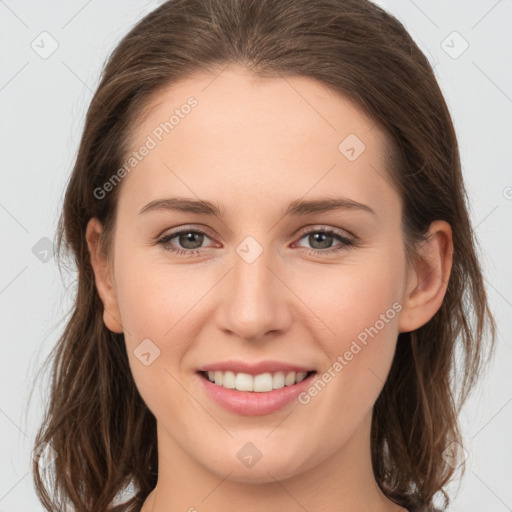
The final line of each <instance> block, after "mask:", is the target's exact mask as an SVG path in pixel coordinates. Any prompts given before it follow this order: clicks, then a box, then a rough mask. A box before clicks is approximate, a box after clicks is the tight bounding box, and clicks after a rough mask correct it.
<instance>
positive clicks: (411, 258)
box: [34, 0, 494, 512]
mask: <svg viewBox="0 0 512 512" xmlns="http://www.w3.org/2000/svg"><path fill="white" fill-rule="evenodd" d="M59 228H60V231H59V233H60V238H59V247H62V246H63V245H64V247H65V248H66V249H69V250H70V251H71V252H72V254H73V255H74V258H75V261H76V265H77V269H78V291H77V297H76V302H75V306H74V310H73V315H72V316H71V318H70V320H69V323H68V325H67V326H66V329H65V331H64V333H63V335H62V338H61V340H60V342H59V344H58V346H57V347H56V350H55V358H54V362H53V365H54V369H55V372H54V374H53V375H54V378H53V383H52V390H51V402H50V405H49V408H48V411H47V416H46V418H45V420H44V423H43V425H42V427H41V429H40V432H39V435H38V437H37V440H36V447H37V449H40V448H39V447H41V446H42V445H44V443H47V444H46V445H45V446H48V445H51V447H52V450H51V453H53V455H54V459H55V460H54V465H52V466H50V468H52V474H51V476H52V477H53V479H54V480H53V482H52V483H51V484H48V483H45V480H44V466H45V465H44V464H37V463H35V466H34V474H35V482H36V486H37V489H38V492H39V496H40V499H41V501H42V503H43V504H44V506H45V507H46V508H47V509H48V510H57V509H58V510H61V509H63V507H64V504H65V503H68V504H69V505H70V506H71V507H72V510H76V511H80V512H82V511H84V512H85V511H88V512H92V511H95V512H100V511H101V512H103V511H106V510H110V511H116V512H121V511H123V512H127V511H142V512H149V511H152V512H160V511H164V510H165V511H169V510H199V511H203V510H208V511H228V510H235V509H239V508H241V507H243V509H244V510H250V511H256V510H258V511H259V510H265V511H282V510H286V511H288V510H290V511H292V510H325V511H331V510H332V511H334V510H352V511H362V510H372V511H376V512H380V511H406V510H407V511H427V510H434V498H438V497H444V498H445V499H444V504H443V507H446V506H447V504H448V501H449V500H448V496H447V495H446V493H445V491H444V487H445V485H446V483H447V482H448V481H449V480H450V478H451V477H452V476H453V475H454V473H455V471H456V470H458V469H460V468H463V459H464V451H463V448H462V441H461V439H460V434H459V430H458V420H457V413H458V411H459V408H460V405H462V403H463V402H464V400H465V398H466V397H467V395H468V392H469V391H470V389H471V387H472V385H473V384H474V382H475V380H476V377H477V375H478V373H479V370H480V368H481V366H482V364H483V361H484V359H485V357H484V356H485V354H486V349H488V348H489V349H490V348H492V346H493V345H492V344H493V340H494V322H493V317H492V315H491V313H490V311H489V309H488V305H487V301H486V295H485V290H484V286H483V278H482V273H481V269H480V265H479V262H478V259H477V256H476V251H475V247H474V241H473V237H472V230H471V226H470V222H469V216H468V211H467V205H466V195H465V191H464V184H463V179H462V175H461V166H460V159H459V152H458V146H457V140H456V136H455V132H454V128H453V124H452V121H451V118H450V114H449V112H448V109H447V106H446V103H445V101H444V99H443V96H442V93H441V91H440V89H439V86H438V84H437V82H436V80H435V77H434V74H433V72H432V69H431V67H430V65H429V63H428V61H427V59H426V58H425V56H424V55H423V54H422V53H421V51H420V50H419V49H418V47H417V46H416V44H415V43H414V42H413V41H412V39H411V37H410V36H409V35H408V33H407V32H406V30H405V29H404V27H403V26H402V25H401V24H400V23H399V22H398V21H397V20H396V19H395V18H393V17H392V16H391V15H389V14H387V13H386V12H384V11H383V10H381V9H380V8H378V7H376V6H375V5H373V4H371V3H370V2H367V1H361V0H347V1H345V0H320V1H318V2H309V1H307V0H209V1H204V0H203V1H201V0H179V1H169V2H166V3H164V4H163V5H161V6H160V7H159V8H157V9H156V10H155V11H154V12H152V13H150V14H149V15H148V16H146V17H145V18H144V19H143V20H142V21H141V22H140V23H138V24H137V26H135V27H134V28H133V29H132V30H131V31H130V33H129V34H128V35H127V36H126V37H125V38H124V39H123V40H122V41H121V43H120V44H119V45H118V47H117V48H116V49H115V51H114V52H113V54H112V56H111V57H110V59H109V61H108V63H107V65H106V67H105V69H104V72H103V77H102V80H101V83H100V85H99V86H98V89H97V91H96V93H95V95H94V98H93V100H92V102H91V105H90V108H89V111H88V114H87V119H86V124H85V128H84V133H83V137H82V141H81V144H80V148H79V153H78V156H77V160H76V164H75V168H74V170H73V173H72V176H71V179H70V182H69V184H68V187H67V192H66V197H65V201H64V208H63V214H62V217H61V223H60V226H59ZM486 328H488V330H489V337H488V338H486ZM486 339H488V340H489V345H488V346H486V345H485V344H484V343H485V341H486ZM456 351H457V352H458V354H459V355H460V356H461V357H462V359H461V361H462V365H459V366H458V367H457V370H458V377H459V384H460V387H459V388H457V389H455V388H453V387H452V386H453V385H454V383H452V381H451V375H452V373H453V371H454V368H455V366H454V364H455V363H454V356H455V352H456ZM489 353H490V352H489ZM39 460H41V459H39ZM127 486H128V488H130V487H131V489H132V491H131V492H124V491H126V488H127Z"/></svg>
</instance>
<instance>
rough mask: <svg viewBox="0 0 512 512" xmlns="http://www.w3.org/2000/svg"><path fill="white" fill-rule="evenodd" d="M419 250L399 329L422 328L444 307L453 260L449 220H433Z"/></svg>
mask: <svg viewBox="0 0 512 512" xmlns="http://www.w3.org/2000/svg"><path fill="white" fill-rule="evenodd" d="M418 250H419V256H420V258H419V262H418V263H417V265H416V267H415V268H414V269H411V270H410V271H409V275H408V277H407V291H406V294H405V297H404V300H403V303H402V304H403V309H402V311H401V314H400V318H399V322H398V328H399V332H410V331H414V330H415V329H418V328H420V327H421V326H422V325H425V324H426V323H427V322H428V321H429V320H430V319H431V318H432V317H433V316H434V315H435V314H436V312H437V311H438V310H439V308H440V307H441V304H442V302H443V299H444V296H445V294H446V289H447V287H448V281H449V278H450V273H451V269H452V261H453V241H452V230H451V226H450V224H448V223H447V222H445V221H442V220H436V221H434V222H432V223H431V225H430V227H429V236H428V239H427V240H426V241H425V242H424V243H422V244H421V246H420V247H419V248H418Z"/></svg>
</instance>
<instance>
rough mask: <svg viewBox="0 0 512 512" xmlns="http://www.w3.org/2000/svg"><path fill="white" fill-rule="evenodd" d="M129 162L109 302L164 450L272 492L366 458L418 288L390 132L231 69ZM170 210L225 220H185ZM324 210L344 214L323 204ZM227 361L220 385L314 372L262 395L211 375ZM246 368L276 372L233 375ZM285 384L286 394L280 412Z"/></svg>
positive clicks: (142, 134)
mask: <svg viewBox="0 0 512 512" xmlns="http://www.w3.org/2000/svg"><path fill="white" fill-rule="evenodd" d="M190 97H193V100H189V98H190ZM173 115H174V117H172V118H171V116H173ZM170 118H171V121H169V119H170ZM166 123H167V124H166ZM143 147H146V148H147V149H146V150H144V149H141V148H143ZM132 149H133V151H136V152H137V155H132V158H135V159H136V160H133V161H131V164H129V165H128V166H127V168H129V169H130V170H129V172H126V176H125V177H124V178H123V180H122V183H121V184H120V185H117V186H121V189H120V196H119V203H118V215H117V221H116V227H115V234H114V250H113V254H112V261H113V275H112V277H113V280H112V286H113V288H112V295H111V296H110V297H109V298H107V300H106V301H105V295H106V293H107V292H103V296H102V298H103V299H104V302H105V303H106V312H105V316H104V318H105V322H106V324H107V326H109V328H110V329H112V330H115V331H118V332H124V335H125V339H126V346H127V352H128V356H129V361H130V366H131V370H132V372H133V376H134V379H135V382H136V384H137V387H138V389H139V391H140V393H141V395H142V397H143V399H144V401H145V402H146V404H147V406H148V407H149V409H150V410H151V411H152V413H153V414H154V415H155V417H156V420H157V423H158V435H159V451H160V452H164V451H165V452H166V453H173V454H174V455H176V454H178V453H179V454H180V457H182V458H184V459H187V460H188V461H189V462H190V461H192V463H193V464H198V465H200V466H202V467H203V468H206V469H208V470H209V471H211V472H213V473H215V474H217V475H219V476H222V477H223V478H224V477H225V476H226V475H227V474H228V473H229V474H230V477H229V478H230V479H232V480H238V481H251V482H255V481H259V482H264V481H269V482H270V481H273V479H274V478H276V479H283V478H287V477H290V476H293V475H297V474H299V473H301V472H304V471H306V470H308V469H311V468H313V467H314V466H316V465H318V464H320V463H322V462H323V461H325V460H327V459H328V458H330V457H332V456H333V455H334V454H340V455H341V454H342V453H345V454H346V456H349V453H352V454H354V453H356V452H354V451H352V450H351V448H349V447H350V446H355V445H357V446H359V449H360V448H361V447H362V446H366V445H367V444H368V443H367V441H368V436H369V427H370V420H371V411H372V407H373V405H374V402H375V400H376V399H377V396H378V395H379V392H380V391H381V389H382V387H383V383H384V381H385V379H386V376H387V374H388V371H389V368H390V365H391V362H392V358H393V354H394V350H395V344H396V339H397V335H398V333H399V332H401V331H403V330H408V329H407V326H406V320H405V316H404V315H405V309H403V308H402V302H403V301H404V300H405V298H406V296H407V294H408V293H409V292H410V290H411V286H412V285H414V283H412V282H411V277H410V274H409V272H408V270H407V266H406V260H405V252H404V240H403V237H402V232H401V201H400V198H399V196H398V194H397V192H396V191H395V190H394V189H393V188H392V187H391V185H390V183H389V182H388V181H387V180H386V179H385V173H386V171H385V165H384V154H385V153H384V151H385V145H384V136H383V134H382V132H381V131H380V130H379V128H378V127H377V126H376V125H375V124H374V123H373V122H372V121H371V120H370V119H369V118H367V117H366V116H365V115H363V114H362V112H361V111H360V110H358V109H357V108H355V107H354V105H353V104H352V103H351V102H349V101H348V100H346V99H343V98H342V97H340V96H338V95H336V94H334V93H333V92H331V91H329V90H328V89H327V88H326V87H324V86H323V85H321V84H320V83H318V82H316V81H314V80H311V79H308V78H303V77H293V78H290V77H287V78H274V79H267V80H263V79H257V78H255V77H253V76H252V75H250V74H249V73H248V72H246V71H243V70H242V69H240V68H233V67H231V68H228V69H227V70H225V71H224V72H222V73H220V74H219V75H218V76H213V75H197V76H195V77H193V78H189V79H187V80H185V81H182V82H180V83H179V85H175V86H173V87H172V88H169V89H167V90H166V91H164V92H163V93H160V94H159V95H158V97H157V99H156V101H155V102H153V104H152V106H151V109H150V110H149V113H147V115H145V116H144V117H143V119H142V120H140V123H139V124H138V125H137V126H136V132H135V134H134V136H133V139H132ZM127 160H128V157H127ZM135 162H136V164H135ZM134 164H135V165H134ZM122 174H123V173H121V176H122ZM112 183H114V181H113V182H112ZM107 189H108V185H107ZM172 198H180V199H186V200H188V201H189V202H196V201H199V200H202V201H205V202H208V203H210V204H211V205H213V206H215V207H217V208H218V210H219V211H220V213H221V214H222V217H218V216H215V215H212V214H209V213H208V212H207V211H206V209H204V210H205V211H204V212H202V211H200V209H199V208H197V207H196V209H195V211H185V210H184V209H182V210H179V209H173V208H171V207H170V206H172V203H171V201H170V200H171V199H172ZM326 200H339V204H338V206H337V207H335V208H329V209H327V208H323V207H321V206H319V207H315V206H314V204H313V203H316V202H320V201H326ZM155 201H168V203H167V206H168V207H165V205H166V203H159V204H160V206H158V204H157V203H154V202H155ZM310 203H311V204H310ZM174 204H175V205H176V203H174ZM148 205H149V206H148ZM151 205H152V206H151ZM301 205H302V206H301ZM290 207H291V208H290ZM179 230H183V231H184V233H182V235H181V236H179V235H178V234H177V233H178V231H179ZM322 230H324V231H328V232H329V233H326V234H323V235H322ZM331 232H334V233H331ZM187 233H189V234H188V235H187ZM164 237H166V239H165V240H163V241H162V239H163V238H164ZM340 237H341V238H340ZM174 251H182V253H177V252H174ZM121 325H122V328H121V327H120V326H121ZM268 361H272V362H274V363H275V366H273V367H268V368H265V367H263V366H262V367H261V368H245V370H247V371H242V370H244V368H243V366H241V364H242V363H246V364H248V365H256V364H258V363H265V362H268ZM229 363H233V364H234V365H235V366H234V367H233V368H232V369H233V370H235V371H234V374H235V375H234V376H229V375H228V377H226V374H218V376H219V378H220V375H222V378H224V377H226V379H227V386H228V387H231V386H232V385H233V384H232V382H233V381H234V382H235V385H236V386H238V387H243V386H244V385H251V384H252V383H253V382H256V381H257V382H258V386H259V385H262V386H263V387H264V386H266V385H269V382H270V384H271V385H274V384H275V386H276V387H277V388H278V387H279V386H281V385H282V384H280V382H281V381H282V377H281V376H280V374H276V371H271V372H267V370H271V369H274V370H278V369H279V368H281V367H282V368H283V371H284V375H283V376H284V377H286V374H287V373H289V370H290V369H291V368H292V367H295V366H296V367H300V368H301V369H304V370H307V371H315V372H316V373H315V374H313V375H311V376H308V377H307V379H306V380H305V381H303V382H302V384H299V385H297V387H294V386H293V385H292V386H285V387H284V388H281V390H280V391H270V392H264V391H255V392H252V393H251V394H250V395H248V393H249V392H248V391H245V392H244V391H236V390H235V391H233V390H229V389H225V388H223V387H221V386H219V385H217V384H212V383H208V382H207V380H206V378H205V377H204V375H202V374H201V373H199V370H200V369H204V368H205V367H206V366H208V365H214V364H217V365H218V369H219V370H222V368H226V369H228V368H229ZM239 363H240V364H239ZM237 364H238V366H237ZM237 368H238V370H239V372H240V373H249V374H250V373H251V371H252V373H255V374H262V373H270V377H269V376H268V375H267V376H264V377H259V378H257V379H252V378H251V379H247V378H245V379H244V377H243V376H242V377H240V378H239V379H238V380H237V379H236V378H235V379H233V377H236V373H237V371H236V369H237ZM230 377H231V378H230ZM289 378H290V379H292V378H293V377H289ZM269 379H270V380H269ZM320 381H321V382H320ZM289 383H291V380H290V381H289ZM287 388H290V389H287ZM258 389H263V388H258ZM283 389H285V391H286V393H289V394H290V395H291V398H290V397H288V399H287V400H286V399H283V401H280V400H281V397H282V396H283V395H285V394H286V393H285V391H283ZM208 390H210V392H211V393H210V392H209V391H208ZM315 390H316V392H315ZM215 391H217V392H218V396H219V397H220V398H218V400H219V401H218V400H217V399H214V398H212V394H213V392H215ZM299 391H300V393H299ZM235 394H237V395H236V396H238V397H241V398H240V399H239V400H238V401H236V398H234V397H235ZM256 395H257V396H256ZM274 396H277V397H278V398H277V399H276V398H274ZM287 396H288V395H287ZM222 401H223V402H222ZM235 402H236V403H238V405H236V406H234V405H233V404H234V403H235ZM350 456H352V455H350Z"/></svg>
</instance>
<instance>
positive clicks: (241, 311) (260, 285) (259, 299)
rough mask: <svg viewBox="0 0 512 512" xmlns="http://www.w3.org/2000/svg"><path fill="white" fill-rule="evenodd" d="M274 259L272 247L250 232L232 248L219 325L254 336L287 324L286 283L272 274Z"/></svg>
mask: <svg viewBox="0 0 512 512" xmlns="http://www.w3.org/2000/svg"><path fill="white" fill-rule="evenodd" d="M275 261H276V258H275V257H274V255H273V253H272V251H271V249H270V248H269V247H263V245H261V244H260V243H259V242H258V241H257V240H256V239H255V238H253V237H250V236H249V237H247V238H245V239H244V240H243V241H242V242H241V243H240V244H239V245H238V246H237V247H236V248H235V253H234V254H233V267H234V268H233V270H232V272H230V274H229V277H228V283H227V284H226V286H227V295H226V299H225V300H224V301H223V303H222V306H221V307H222V314H221V316H220V318H221V320H220V321H221V325H220V327H221V328H222V329H224V330H229V331H231V332H233V333H234V334H237V335H238V336H239V337H240V338H244V339H247V340H256V339H258V338H260V337H262V336H264V335H265V333H267V332H269V331H276V330H282V329H285V328H286V326H287V322H289V321H290V312H289V311H287V305H286V300H287V299H286V296H285V295H286V287H285V286H284V285H283V283H281V281H280V280H279V279H278V278H277V277H276V275H275V272H276V270H275V269H274V268H273V267H275V266H276V265H275ZM271 269H272V270H271Z"/></svg>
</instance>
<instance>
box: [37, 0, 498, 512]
mask: <svg viewBox="0 0 512 512" xmlns="http://www.w3.org/2000/svg"><path fill="white" fill-rule="evenodd" d="M231 63H236V64H240V65H242V66H244V67H245V68H247V69H249V70H251V71H252V72H253V73H255V74H256V75H258V76H261V77H279V76H293V75H295V76H305V77H311V78H313V79H316V80H318V81H319V82H321V83H323V84H325V85H327V86H329V87H331V88H332V89H333V90H334V91H337V92H339V93H340V94H342V95H343V96H345V97H347V98H348V99H350V100H352V101H353V102H354V103H355V104H356V105H357V106H358V107H359V108H361V109H362V110H363V111H364V112H365V113H367V114H368V115H369V116H370V117H371V118H372V119H373V120H374V121H375V123H376V124H378V126H379V127H380V128H381V129H382V130H383V131H384V132H385V134H386V135H387V139H388V143H389V148H388V149H389V153H388V156H389V158H388V168H387V169H386V171H387V173H388V175H389V177H390V180H391V182H392V183H393V184H394V186H395V187H396V188H397V190H398V191H399V192H400V195H401V198H402V201H403V233H404V240H405V242H406V248H407V254H408V261H414V258H415V255H416V252H415V247H416V245H415V244H416V242H418V241H420V240H422V238H423V237H424V235H425V233H426V232H427V229H428V227H429V225H430V223H431V222H432V221H434V220H436V219H442V220H445V221H447V222H448V223H449V224H450V225H451V227H452V231H453V267H452V272H451V275H450V278H449V283H448V288H447V292H446V295H445V298H444V301H443V303H442V306H441V308H440V309H439V311H438V312H437V313H436V314H435V316H434V317H433V318H432V319H431V320H430V321H429V322H428V323H427V324H425V325H424V326H422V327H421V328H420V329H417V330H416V331H414V332H411V333H401V334H400V335H399V336H398V341H397V349H396V355H395V358H394V361H393V364H392V367H391V370H390V373H389V376H388V378H387V381H386V383H385V385H384V388H383V390H382V393H381V394H380V396H379V398H378V399H377V402H376V404H375V406H374V411H373V423H372V436H371V450H372V462H373V468H374V474H375V478H376V481H377V482H378V484H379V486H380V488H381V489H382V491H383V492H384V493H385V494H386V495H387V496H388V497H389V498H390V499H391V500H393V501H395V502H396V503H398V504H400V505H402V506H404V507H407V508H410V509H413V508H415V507H419V506H423V505H429V504H431V503H432V502H433V498H434V497H435V496H438V494H440V495H441V496H444V497H445V504H447V503H448V501H449V500H448V496H447V495H446V492H445V491H444V490H443V488H444V487H445V485H446V483H447V482H448V481H449V480H450V479H451V478H452V477H453V475H454V468H452V467H451V466H450V465H449V464H447V463H446V462H445V461H444V459H443V452H444V450H445V449H446V448H447V447H448V446H449V445H450V443H453V442H457V443H458V444H459V445H462V440H461V435H460V432H459V427H458V419H457V417H458V413H459V411H460V407H461V406H462V404H463V403H464V401H465V400H466V398H467V396H468V393H469V391H470V390H471V388H472V387H473V385H474V383H475V381H476V378H477V376H478V375H479V373H480V370H481V369H482V368H483V365H484V363H485V362H486V360H487V359H488V358H487V357H486V356H490V355H491V354H492V348H493V347H494V339H495V324H494V319H493V317H492V314H491V312H490V311H489V308H488V304H487V299H486V294H485V289H484V282H483V277H482V272H481V268H480V265H479V261H478V257H477V251H476V240H475V238H474V234H473V231H472V228H471V225H470V221H469V216H468V210H467V197H466V192H465V189H464V184H463V178H462V173H461V163H460V158H459V150H458V145H457V139H456V134H455V131H454V127H453V124H452V120H451V117H450V114H449V111H448V108H447V105H446V103H445V100H444V98H443V95H442V93H441V90H440V88H439V86H438V83H437V81H436V79H435V75H434V73H433V71H432V68H431V66H430V64H429V62H428V60H427V58H426V57H425V55H424V54H423V53H422V52H421V51H420V49H419V48H418V46H417V45H416V44H415V43H414V41H413V40H412V38H411V37H410V35H409V34H408V33H407V31H406V29H405V28H404V27H403V25H402V24H401V23H400V22H399V21H397V20H396V19H395V18H394V17H393V16H391V15H390V14H388V13H386V12H385V11H384V10H382V9H380V8H379V7H377V6H375V5H374V4H372V3H370V2H369V1H367V0H316V1H314V2H312V1H310V0H171V1H168V2H165V3H164V4H162V5H161V6H160V7H158V8H157V9H156V10H154V11H153V12H151V13H150V14H149V15H147V16H146V17H145V18H144V19H142V20H141V21H140V22H139V23H138V24H137V25H136V26H135V27H134V28H133V29H132V30H131V31H130V32H129V33H128V34H127V35H126V36H125V37H124V38H123V39H122V41H121V42H120V43H119V45H118V46H117V48H116V49H115V50H114V51H113V53H112V55H111V56H110V58H109V59H108V61H107V63H106V66H105V67H104V70H103V73H102V78H101V82H100V84H99V86H98V88H97V91H96V93H95V95H94V97H93V99H92V101H91V104H90V107H89V110H88V113H87V118H86V122H85V127H84V131H83V136H82V139H81V142H80V146H79V151H78V154H77V158H76V163H75V166H74V169H73V172H72V174H71V177H70V180H69V183H68V186H67V190H66V195H65V199H64V205H63V211H62V215H61V218H60V220H59V226H58V239H57V249H58V252H59V253H60V254H61V256H60V258H61V259H60V261H62V256H63V255H66V254H71V255H72V257H73V259H74V262H73V263H74V265H75V266H76V270H77V272H78V289H77V292H76V298H75V302H74V305H73V308H72V311H71V315H70V317H69V319H68V322H67V325H66V327H65V329H64V332H63V334H62V336H61V338H60V340H59V342H58V344H57V346H56V347H55V349H54V351H53V353H52V354H51V358H50V359H49V361H51V364H52V382H51V390H50V399H49V404H48V408H47V411H46V415H45V418H44V421H43V423H42V426H41V428H40V430H39V432H38V435H37V438H36V443H35V446H36V447H37V449H38V450H39V449H40V447H41V446H43V445H44V446H48V445H50V446H51V447H52V453H54V454H55V455H56V458H55V459H54V461H53V463H52V464H51V465H49V466H47V468H46V470H45V465H44V464H41V463H39V464H38V462H36V461H35V462H34V468H33V469H34V480H35V485H36V489H37V492H38V495H39V497H40V499H41V501H42V503H43V505H44V506H45V507H46V508H47V509H48V510H52V511H53V510H64V507H65V506H66V504H67V503H68V504H72V507H73V510H75V511H77V512H86V511H87V512H105V511H106V510H109V511H116V512H129V511H131V512H134V511H137V510H140V507H141V505H142V503H143V502H144V500H145V498H146V497H147V496H148V494H149V493H150V491H151V490H152V489H153V488H154V486H155V485H156V480H157V474H158V460H157V438H156V422H155V418H154V416H153V415H152V413H151V412H150V411H149V410H148V408H147V407H146V405H145V403H144V401H143V400H142V398H141V396H140V395H139V393H138V390H137V388H136V386H135V383H134V380H133V377H132V375H131V372H130V368H129V365H128V358H127V354H126V348H125V344H124V338H123V335H122V334H115V333H113V332H111V331H109V330H108V329H107V328H106V327H105V325H104V323H103V319H102V312H103V304H102V302H101V300H100V297H99V295H98V293H97V290H96V287H95V282H94V274H93V271H92V267H91V262H90V258H89V252H88V248H87V244H86V239H85V229H86V225H87V222H88V220H89V219H91V218H92V217H97V218H98V219H99V220H100V221H101V222H102V224H103V225H104V233H105V234H104V236H103V239H102V248H103V250H104V251H105V254H108V251H109V242H110V241H111V240H112V232H113V226H114V221H115V215H116V203H117V197H118V194H119V190H120V188H121V186H122V183H121V184H120V185H119V186H117V187H114V188H113V190H112V191H111V192H109V193H108V194H106V195H105V197H101V198H98V194H97V193H96V194H95V190H98V189H101V187H102V186H103V185H104V184H105V183H106V182H107V181H108V180H109V179H110V178H111V177H112V176H113V174H114V173H115V171H116V170H118V169H119V168H120V167H121V166H122V165H123V162H124V161H125V158H126V155H127V154H128V151H129V150H130V148H129V146H128V144H129V139H130V134H131V133H132V131H133V128H134V126H136V124H137V120H138V119H140V116H141V115H142V114H143V113H144V111H145V108H146V107H147V106H148V105H149V104H150V102H151V100H152V99H153V98H154V97H155V96H157V95H158V93H159V91H161V90H162V89H164V88H166V87H169V86H171V85H172V84H173V83H176V82H177V81H178V80H181V79H184V78H187V77H190V76H191V75H192V74H193V73H195V72H201V71H207V72H211V73H215V72H218V70H220V69H223V68H224V67H225V66H226V65H229V64H231ZM212 76H213V75H212ZM487 328H488V329H487ZM487 333H488V335H487ZM456 355H457V357H455V356H456ZM455 377H456V378H457V379H456V380H455ZM45 443H48V444H47V445H45ZM41 457H44V455H41ZM41 460H42V459H40V460H39V462H41ZM130 483H131V484H132V485H133V487H134V493H133V496H132V497H130V498H129V499H125V501H124V502H123V503H121V504H119V501H120V498H119V496H118V493H120V492H121V491H122V490H123V489H124V487H125V486H126V485H127V484H130ZM116 496H117V498H116ZM115 498H116V500H117V501H116V500H115ZM115 501H116V503H117V505H114V504H113V503H114V502H115Z"/></svg>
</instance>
